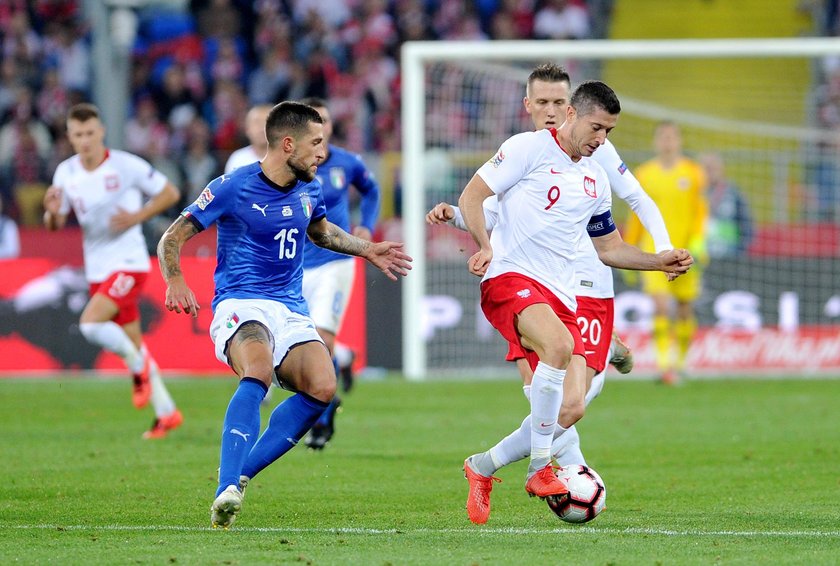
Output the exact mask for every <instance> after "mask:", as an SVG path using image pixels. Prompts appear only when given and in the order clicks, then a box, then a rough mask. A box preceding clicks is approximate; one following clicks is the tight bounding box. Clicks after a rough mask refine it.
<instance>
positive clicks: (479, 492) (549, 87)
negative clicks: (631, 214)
mask: <svg viewBox="0 0 840 566" xmlns="http://www.w3.org/2000/svg"><path fill="white" fill-rule="evenodd" d="M532 87H533V88H532ZM527 94H528V96H526V99H525V105H526V109H528V111H529V113H530V114H531V115H532V118H533V119H534V122H535V125H536V126H537V127H540V126H542V125H546V122H548V124H547V125H555V124H556V119H557V118H558V117H560V114H559V113H558V112H557V110H556V109H557V108H558V107H559V108H563V107H565V105H566V104H567V102H568V75H566V74H565V72H563V71H562V69H560V68H559V67H556V66H553V65H548V66H545V65H544V66H542V67H539V68H537V69H536V70H535V72H534V73H532V76H531V77H530V78H529V84H528V91H527ZM561 129H562V128H561ZM558 140H559V137H558ZM575 141H579V140H575ZM603 141H605V140H602V143H603ZM561 145H562V144H561ZM598 145H599V144H598V143H594V144H592V145H590V146H587V147H588V148H592V147H593V146H594V147H595V148H597V147H598ZM610 148H611V146H610ZM563 149H565V146H563ZM612 153H613V154H614V151H613V152H612ZM500 155H501V154H500ZM611 157H614V158H616V159H617V162H616V163H615V165H616V169H617V171H618V174H622V173H625V172H626V168H625V167H623V166H622V165H621V161H620V159H619V158H617V155H613V156H611ZM498 158H499V156H498V155H497V158H496V159H497V160H498ZM503 159H504V157H503ZM608 166H609V165H608ZM485 168H487V166H485ZM551 172H552V173H554V170H553V168H551ZM556 173H562V171H561V170H560V169H559V168H558V171H557V172H556ZM591 180H592V179H590V181H591ZM546 182H550V181H548V180H546ZM555 182H556V181H555ZM636 185H638V184H637V183H636ZM546 186H548V185H546ZM590 188H591V187H590ZM552 191H553V192H552ZM638 191H639V192H640V193H641V195H637V198H636V199H633V200H636V201H638V202H646V201H647V202H648V203H649V199H647V198H646V195H644V193H643V192H642V191H641V189H640V188H639V189H638ZM560 192H562V189H558V188H557V187H556V186H554V187H552V188H551V189H548V192H547V193H546V198H548V203H549V204H548V205H547V207H548V208H551V207H552V206H553V204H554V202H556V201H557V200H559V198H560V194H559V193H560ZM586 192H589V191H586ZM594 192H595V193H597V185H596V186H595V191H594ZM629 192H630V191H628V193H629ZM552 194H554V199H553V200H552ZM593 198H594V197H593ZM490 200H491V201H492V200H493V197H491V199H490ZM447 207H448V205H445V204H441V205H438V206H437V207H435V209H434V210H433V211H432V212H430V213H429V217H428V218H427V219H428V220H429V221H431V222H436V221H440V220H441V219H444V218H445V219H450V218H451V216H452V212H453V211H452V210H451V209H448V208H447ZM548 208H546V210H547V209H548ZM641 210H644V208H643V207H642V208H641ZM652 210H653V214H654V217H658V218H659V223H660V224H661V217H659V215H658V211H656V208H655V206H654V207H653V208H652ZM488 215H489V214H488ZM596 224H597V223H596ZM596 232H597V230H596ZM663 233H664V230H663ZM583 239H585V240H587V241H588V238H583ZM665 239H666V241H667V234H665ZM618 240H619V241H620V238H618ZM589 248H591V244H590V245H589ZM584 249H585V247H584ZM591 249H592V252H594V248H591ZM593 255H594V253H593ZM660 257H661V256H660ZM594 261H595V262H597V263H596V265H599V266H600V267H602V268H603V269H606V275H607V278H608V280H609V284H608V287H607V288H606V289H603V288H600V287H599V286H597V285H596V282H599V283H600V280H598V279H596V277H594V276H593V277H590V278H586V277H581V273H580V272H577V269H578V263H577V261H576V262H575V264H574V267H575V276H574V277H573V278H572V281H574V283H573V286H574V288H575V294H576V295H583V293H579V291H578V289H579V288H581V287H583V288H584V289H585V290H586V291H590V293H589V294H591V295H595V297H598V296H599V295H607V296H608V297H607V298H605V299H604V301H605V302H607V303H608V306H611V304H612V300H611V296H612V287H611V274H610V273H609V270H608V269H607V268H605V267H604V266H603V265H601V264H600V262H598V261H597V259H595V260H594ZM687 261H689V262H690V260H687ZM567 267H568V266H567ZM520 271H521V270H520ZM526 272H527V270H526ZM585 298H586V297H582V298H581V302H584V299H585ZM566 301H568V297H567V298H566ZM566 301H564V302H566ZM599 302H600V301H598V300H596V301H593V304H594V305H598V304H599ZM578 308H580V307H578ZM590 310H591V313H590V314H589V315H587V316H586V317H581V316H580V315H581V310H578V322H579V323H580V324H581V327H583V328H591V326H592V324H593V323H594V324H596V325H597V324H600V323H601V322H602V321H603V324H605V325H606V326H607V328H609V327H610V326H611V323H612V309H611V308H609V309H590ZM581 318H583V320H581ZM567 326H568V325H567ZM570 330H571V329H570ZM576 330H577V329H576ZM601 335H602V336H605V337H606V336H609V335H610V334H609V333H608V332H603V334H601ZM586 338H588V343H587V348H589V351H587V352H586V353H587V354H588V355H587V365H589V366H590V369H589V377H590V378H592V377H593V376H594V374H595V373H596V369H597V365H598V364H597V363H592V360H597V359H598V358H600V360H601V361H600V370H603V367H604V365H606V359H607V354H606V351H607V350H606V344H605V343H600V344H594V342H598V340H597V338H599V336H598V333H597V332H596V333H592V334H589V333H588V334H587V337H586ZM599 345H600V348H597V347H595V346H599ZM517 350H518V352H517ZM523 353H524V354H525V355H527V352H523V351H522V348H521V345H520V344H519V343H518V340H517V341H515V342H511V354H513V355H512V356H509V359H510V358H511V357H513V358H519V357H522V355H523ZM532 364H533V361H532ZM520 367H521V368H524V369H523V370H522V373H523V378H525V380H526V384H527V382H528V381H529V378H530V369H529V368H528V367H527V366H524V364H521V363H520ZM600 370H599V371H600ZM570 375H571V371H570ZM526 394H527V386H526ZM594 394H597V389H595V388H592V389H590V394H589V395H587V400H591V398H592V397H593V396H594ZM564 406H565V404H564ZM572 422H573V421H572ZM525 425H527V428H523V432H524V433H525V439H524V440H525V443H526V445H525V447H524V448H525V450H524V454H520V455H518V457H516V458H511V459H510V461H513V460H514V459H520V458H521V457H523V456H525V455H527V454H528V453H529V451H530V448H531V446H530V442H529V440H530V439H529V436H530V433H529V429H530V419H526V423H523V427H525ZM559 430H560V432H563V429H562V428H561V429H559ZM518 432H520V431H517V433H518ZM572 432H573V431H572ZM515 434H516V433H515ZM511 436H514V435H511ZM564 436H565V435H564ZM575 436H576V435H575ZM561 438H563V437H562V436H561ZM520 439H521V438H520ZM505 440H506V441H507V440H508V439H505ZM514 440H517V439H516V438H515V439H514ZM575 440H577V439H576V438H575ZM503 442H504V441H503ZM500 444H502V443H500ZM555 444H556V442H555ZM495 448H498V446H497V447H495ZM552 452H555V450H552ZM578 453H579V449H578ZM482 456H483V457H486V459H487V462H484V461H483V460H484V459H485V458H481V457H482ZM580 457H581V458H582V455H580ZM475 460H479V463H480V464H488V466H493V467H492V469H491V470H490V471H489V472H483V470H475V469H474V468H475V467H476V466H475V465H474V464H475ZM505 463H508V462H502V463H501V465H504V464H505ZM497 464H498V462H496V463H495V464H494V463H493V459H491V458H490V455H489V454H487V453H485V454H482V455H475V456H474V457H471V458H470V459H468V462H467V463H466V469H465V472H466V474H467V477H468V479H469V480H470V498H469V499H468V514H469V515H470V519H471V520H473V521H474V522H484V521H486V520H487V517H488V516H489V491H490V488H491V487H492V483H491V479H492V478H491V475H492V473H493V472H494V471H495V470H496V469H497V468H498V467H500V465H497ZM482 472H483V473H482ZM471 503H472V504H471Z"/></svg>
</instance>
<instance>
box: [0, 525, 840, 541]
mask: <svg viewBox="0 0 840 566" xmlns="http://www.w3.org/2000/svg"><path fill="white" fill-rule="evenodd" d="M2 529H20V530H57V531H61V530H64V531H140V532H142V531H148V532H161V531H173V532H202V531H212V530H213V529H211V528H210V527H188V526H181V525H145V526H140V525H53V524H40V525H3V524H0V530H2ZM233 530H234V531H237V532H244V533H299V534H307V533H312V534H327V533H332V534H348V535H412V534H430V533H431V534H479V535H499V534H502V535H554V534H570V533H586V534H593V535H598V534H604V535H660V536H669V537H685V536H689V537H696V536H720V537H782V538H784V537H794V538H840V531H699V530H691V529H689V530H676V529H654V528H641V527H627V528H624V529H617V528H609V527H607V528H597V527H563V528H559V529H527V528H514V527H500V528H492V527H490V528H488V527H466V528H462V529H461V528H453V529H429V528H404V529H368V528H362V527H336V528H333V529H330V528H300V527H236V528H235V529H233Z"/></svg>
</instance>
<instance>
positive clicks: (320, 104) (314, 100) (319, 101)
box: [300, 96, 327, 108]
mask: <svg viewBox="0 0 840 566" xmlns="http://www.w3.org/2000/svg"><path fill="white" fill-rule="evenodd" d="M300 103H301V104H306V105H307V106H311V107H313V108H326V107H327V101H326V100H324V99H323V98H321V97H320V96H307V97H306V98H302V99H300Z"/></svg>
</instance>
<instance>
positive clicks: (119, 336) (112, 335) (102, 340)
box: [79, 320, 144, 373]
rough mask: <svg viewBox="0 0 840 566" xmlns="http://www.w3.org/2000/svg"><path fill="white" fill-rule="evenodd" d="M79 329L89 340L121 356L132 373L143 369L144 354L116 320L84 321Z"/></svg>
mask: <svg viewBox="0 0 840 566" xmlns="http://www.w3.org/2000/svg"><path fill="white" fill-rule="evenodd" d="M79 330H81V331H82V334H83V335H84V337H85V338H87V341H88V342H90V343H92V344H96V345H97V346H99V347H101V348H105V349H106V350H108V351H109V352H113V353H115V354H116V355H118V356H119V357H121V358H122V359H123V361H124V362H125V365H126V366H128V369H129V371H131V373H139V372H141V371H143V361H144V360H143V354H142V353H141V352H140V351H139V350H138V349H137V348H136V347H135V346H134V342H132V341H131V338H129V337H128V334H126V333H125V330H123V329H122V327H121V326H120V325H119V324H117V323H116V322H113V321H110V320H109V321H108V322H83V323H81V324H80V325H79Z"/></svg>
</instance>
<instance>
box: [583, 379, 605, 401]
mask: <svg viewBox="0 0 840 566" xmlns="http://www.w3.org/2000/svg"><path fill="white" fill-rule="evenodd" d="M606 376H607V371H606V370H604V371H602V372H601V373H598V374H596V375H595V377H593V378H592V383H590V384H589V391H587V392H586V396H585V397H584V398H583V402H584V404H585V405H586V406H587V407H588V406H589V403H591V402H592V400H593V399H594V398H595V397H597V396H598V395H600V394H601V390H602V389H603V388H604V378H606Z"/></svg>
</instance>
